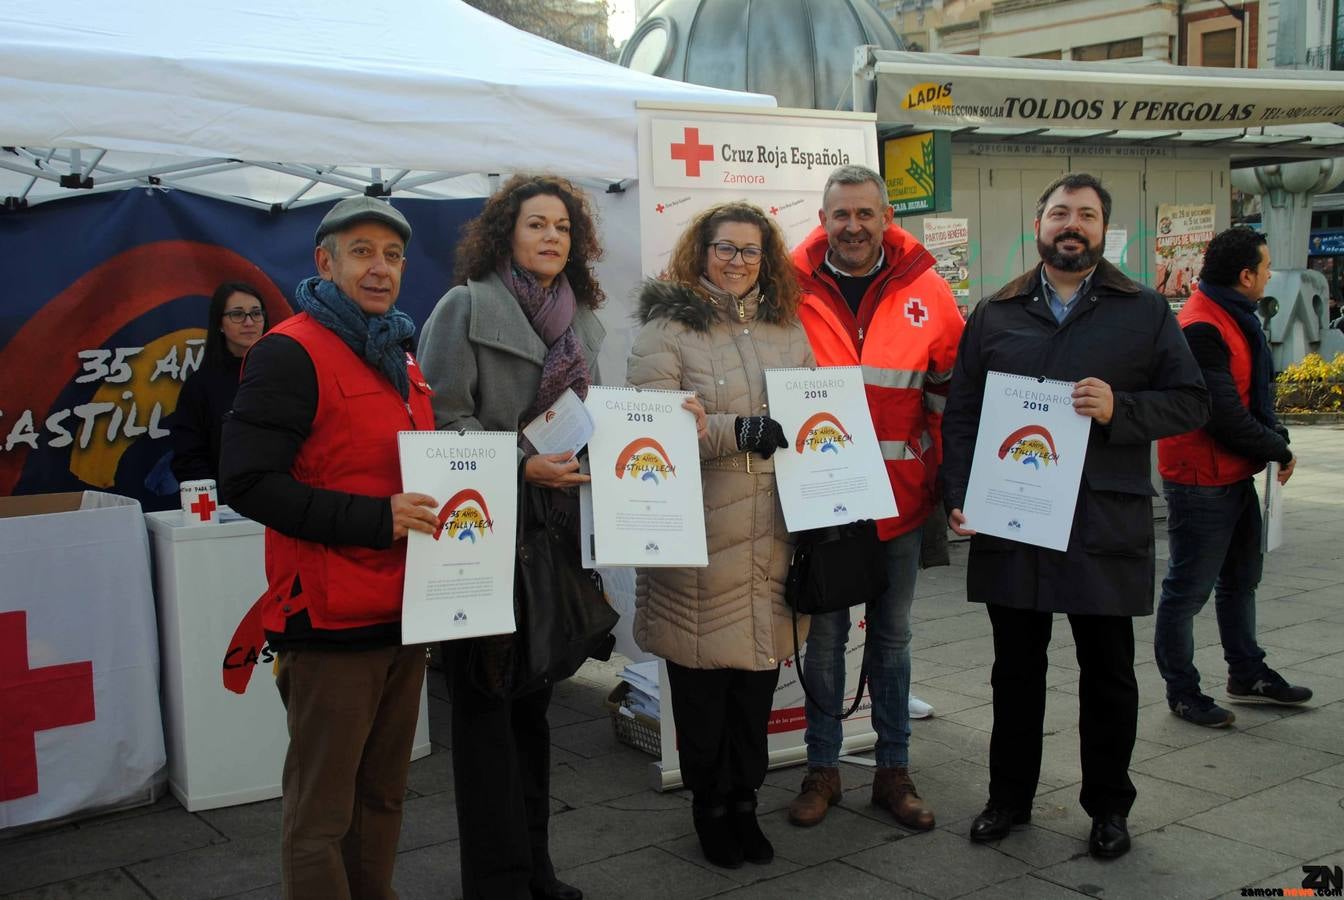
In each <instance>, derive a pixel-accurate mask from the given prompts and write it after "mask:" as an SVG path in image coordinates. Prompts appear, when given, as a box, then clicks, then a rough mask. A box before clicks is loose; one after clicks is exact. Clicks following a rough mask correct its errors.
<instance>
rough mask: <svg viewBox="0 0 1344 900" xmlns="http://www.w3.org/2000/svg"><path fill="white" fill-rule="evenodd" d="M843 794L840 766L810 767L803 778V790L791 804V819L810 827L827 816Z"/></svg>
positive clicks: (797, 823) (795, 822)
mask: <svg viewBox="0 0 1344 900" xmlns="http://www.w3.org/2000/svg"><path fill="white" fill-rule="evenodd" d="M842 796H843V794H842V792H841V790H840V770H839V769H838V768H834V767H827V766H818V767H815V768H810V769H808V770H807V775H806V776H804V778H803V787H802V790H801V792H799V794H798V796H797V797H794V798H793V802H792V803H790V804H789V821H790V822H792V823H793V824H795V825H801V826H803V827H804V828H810V827H811V826H813V825H816V824H817V823H818V822H820V821H821V820H822V819H824V818H826V811H827V810H829V809H830V808H831V807H832V806H834V805H835V804H837V803H839V802H840V798H841V797H842Z"/></svg>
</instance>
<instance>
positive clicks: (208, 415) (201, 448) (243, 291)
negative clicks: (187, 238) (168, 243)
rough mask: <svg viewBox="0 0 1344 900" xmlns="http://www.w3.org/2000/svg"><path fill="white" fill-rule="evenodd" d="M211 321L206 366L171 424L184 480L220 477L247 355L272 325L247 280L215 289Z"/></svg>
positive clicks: (186, 387) (186, 385) (185, 390)
mask: <svg viewBox="0 0 1344 900" xmlns="http://www.w3.org/2000/svg"><path fill="white" fill-rule="evenodd" d="M207 321H208V322H209V323H210V324H209V328H208V329H207V330H206V334H205V350H204V352H203V353H202V354H201V365H200V367H199V368H198V369H197V370H196V371H195V372H192V373H191V374H190V375H189V376H187V380H186V381H185V382H183V383H182V391H181V392H180V393H179V394H178V395H177V409H176V410H175V411H174V412H173V420H172V423H171V425H170V431H171V432H172V445H173V461H172V469H173V475H174V477H176V478H177V480H178V481H195V480H197V479H200V478H213V479H216V480H218V479H219V435H220V428H221V426H222V425H223V422H224V414H225V413H226V412H228V411H229V410H230V409H232V408H233V396H234V394H236V393H238V375H239V373H240V372H241V371H242V368H243V356H244V355H245V354H246V353H247V351H248V348H249V347H251V346H252V345H253V344H255V343H256V342H257V341H258V340H260V339H261V336H262V335H263V334H265V333H266V329H267V328H268V327H270V321H269V320H268V319H267V318H266V306H265V304H264V303H262V302H261V292H260V291H258V290H257V289H256V288H254V287H252V285H250V284H246V283H244V282H241V281H226V282H224V283H223V284H221V285H220V286H219V287H217V288H215V292H214V293H213V294H211V295H210V313H209V319H208V320H207Z"/></svg>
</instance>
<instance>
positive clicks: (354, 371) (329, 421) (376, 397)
mask: <svg viewBox="0 0 1344 900" xmlns="http://www.w3.org/2000/svg"><path fill="white" fill-rule="evenodd" d="M271 330H272V331H274V332H279V333H281V334H284V335H286V336H288V337H290V338H292V339H293V340H295V341H297V342H298V343H299V344H300V345H301V346H302V347H303V349H304V350H306V351H307V352H308V356H309V357H310V358H311V359H312V361H313V370H314V372H315V373H316V375H317V410H316V412H315V414H314V415H313V426H312V431H311V432H310V433H309V435H308V439H307V440H306V441H304V442H303V446H302V447H301V448H300V449H299V453H298V455H297V456H296V457H295V458H294V463H293V465H291V466H290V474H291V475H293V476H294V478H295V479H297V480H298V481H302V482H303V483H304V484H307V485H310V486H311V487H314V488H319V489H322V490H329V491H340V492H342V493H346V494H363V495H366V496H371V497H391V496H392V495H393V494H399V493H401V491H402V487H401V463H400V462H399V459H398V456H397V432H399V431H407V430H411V429H415V430H424V431H432V430H433V428H434V411H433V409H432V408H431V407H430V403H429V397H430V393H429V386H428V385H427V384H426V383H425V377H424V375H422V374H420V369H419V367H418V366H417V365H416V364H415V360H414V359H412V358H411V357H410V354H409V353H408V354H407V359H408V363H409V365H408V369H409V371H408V374H409V375H410V382H411V390H410V399H409V401H407V402H403V401H402V399H401V394H399V393H398V392H397V389H396V388H395V387H394V386H393V385H392V382H390V381H388V380H387V377H386V376H385V375H383V374H382V373H381V372H378V371H376V370H374V369H373V368H372V367H371V366H369V364H368V363H366V362H364V360H362V359H360V358H359V357H357V356H355V354H354V352H353V351H351V349H350V348H349V347H347V346H346V345H345V342H344V341H342V340H341V339H340V338H339V337H337V336H336V334H335V333H334V332H332V331H331V330H329V329H327V328H325V327H323V326H322V325H319V324H318V323H317V322H316V321H314V320H313V319H311V318H309V317H308V316H307V315H298V316H294V317H292V318H290V319H286V320H285V321H284V322H281V323H280V324H279V325H277V326H275V327H274V328H272V329H271ZM405 572H406V542H405V541H404V540H400V541H394V542H393V543H392V546H391V547H387V548H384V549H381V550H378V549H374V548H371V547H354V546H336V545H331V544H321V543H317V542H315V541H305V540H300V539H298V538H293V537H288V536H286V535H283V534H281V533H280V532H278V531H276V530H274V529H271V528H267V529H266V579H267V582H268V583H269V585H270V597H271V599H270V601H269V602H267V603H266V606H265V609H264V611H263V613H262V626H263V627H264V628H265V629H266V630H267V631H274V632H282V633H283V632H284V630H285V621H286V619H287V618H288V617H289V616H292V615H295V614H296V613H298V612H300V611H301V610H304V609H307V610H308V616H309V619H310V620H311V621H312V624H313V627H314V628H327V629H339V628H357V627H361V626H365V625H377V624H381V623H385V622H396V621H399V620H400V619H401V592H402V581H403V578H404V576H405ZM295 576H298V579H299V584H300V592H299V593H298V594H296V595H295V594H293V592H292V590H291V588H292V586H293V584H294V578H295Z"/></svg>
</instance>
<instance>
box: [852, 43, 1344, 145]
mask: <svg viewBox="0 0 1344 900" xmlns="http://www.w3.org/2000/svg"><path fill="white" fill-rule="evenodd" d="M855 94H856V97H855V108H856V109H866V110H873V111H876V112H877V117H878V122H879V125H880V127H881V128H882V129H883V131H884V132H885V133H892V132H896V131H900V130H930V129H933V130H946V131H951V132H953V134H954V135H956V136H957V137H958V139H959V140H966V139H971V140H1011V141H1017V140H1051V141H1070V142H1079V143H1084V142H1094V141H1101V142H1116V141H1121V142H1140V143H1145V144H1152V143H1154V142H1166V143H1171V144H1176V145H1186V146H1213V145H1219V144H1235V145H1237V147H1238V149H1242V148H1252V149H1253V150H1254V151H1255V153H1256V154H1257V155H1285V156H1333V155H1337V154H1340V153H1344V128H1341V127H1339V126H1338V125H1332V124H1329V123H1333V122H1344V74H1337V73H1329V72H1301V71H1264V70H1247V69H1235V70H1229V69H1208V68H1192V67H1185V66H1182V67H1176V66H1170V65H1165V64H1160V63H1152V64H1128V63H1080V62H1061V61H1058V60H1034V59H997V58H988V57H976V56H959V55H951V54H939V53H910V52H904V51H890V50H878V49H877V48H875V47H864V48H860V49H859V51H858V55H857V56H856V63H855ZM1281 151H1284V152H1281Z"/></svg>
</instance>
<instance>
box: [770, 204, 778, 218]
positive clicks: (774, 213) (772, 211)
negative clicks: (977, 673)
mask: <svg viewBox="0 0 1344 900" xmlns="http://www.w3.org/2000/svg"><path fill="white" fill-rule="evenodd" d="M770 215H772V216H777V215H779V207H778V206H772V207H770Z"/></svg>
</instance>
